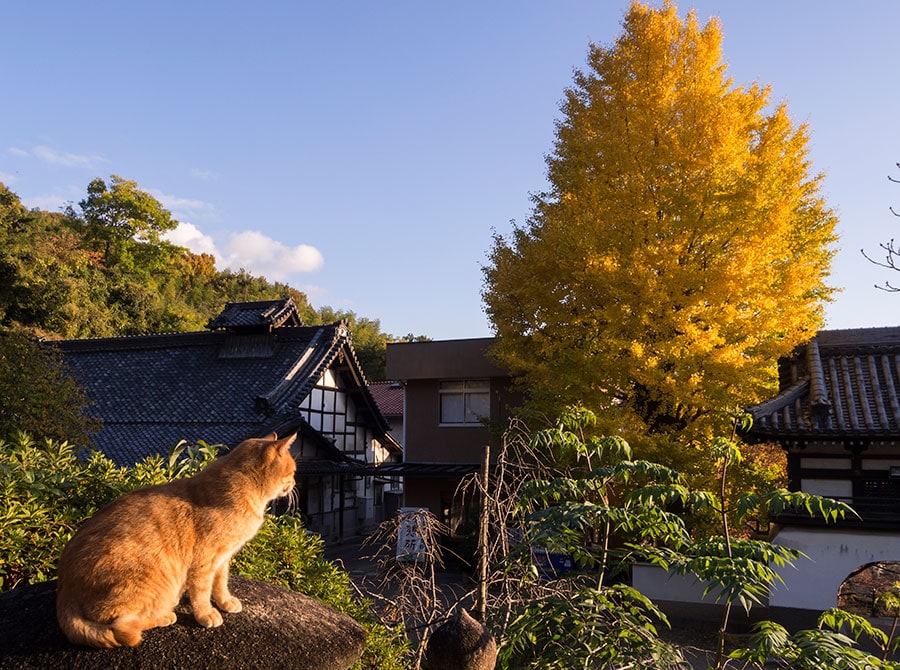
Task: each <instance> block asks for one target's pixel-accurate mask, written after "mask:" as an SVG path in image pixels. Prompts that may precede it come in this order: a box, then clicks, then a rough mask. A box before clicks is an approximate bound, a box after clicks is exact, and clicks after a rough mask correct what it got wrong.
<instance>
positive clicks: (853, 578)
mask: <svg viewBox="0 0 900 670" xmlns="http://www.w3.org/2000/svg"><path fill="white" fill-rule="evenodd" d="M897 582H900V561H879V562H877V563H867V564H866V565H864V566H862V567H861V568H858V569H856V570H854V571H853V572H852V573H851V574H850V576H849V577H847V579H845V580H844V581H843V582H842V583H841V587H840V589H838V606H839V607H841V608H843V609H845V610H847V611H848V612H852V613H853V614H859V615H862V616H885V615H886V613H885V612H881V611H878V609H877V608H876V607H875V597H876V596H878V595H879V594H881V593H884V592H886V591H889V590H890V589H891V587H892V586H893V585H894V584H895V583H897Z"/></svg>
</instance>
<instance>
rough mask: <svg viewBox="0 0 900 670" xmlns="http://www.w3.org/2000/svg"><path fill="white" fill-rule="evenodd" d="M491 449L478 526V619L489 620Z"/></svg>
mask: <svg viewBox="0 0 900 670" xmlns="http://www.w3.org/2000/svg"><path fill="white" fill-rule="evenodd" d="M490 460H491V447H490V445H487V444H486V445H484V447H483V449H482V452H481V519H480V522H479V524H478V602H477V605H478V618H479V619H480V620H481V623H484V622H485V620H486V618H487V587H488V471H489V467H490Z"/></svg>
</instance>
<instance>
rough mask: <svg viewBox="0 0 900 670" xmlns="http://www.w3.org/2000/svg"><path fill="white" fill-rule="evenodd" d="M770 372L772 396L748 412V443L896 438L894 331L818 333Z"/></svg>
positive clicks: (898, 404)
mask: <svg viewBox="0 0 900 670" xmlns="http://www.w3.org/2000/svg"><path fill="white" fill-rule="evenodd" d="M778 370H779V388H780V391H779V394H778V395H777V396H775V397H774V398H772V399H771V400H768V401H766V402H763V403H761V404H759V405H755V406H754V407H751V408H748V409H749V412H750V414H751V416H752V417H753V427H752V428H751V429H750V430H749V431H748V433H747V437H748V438H750V439H754V440H758V441H764V440H773V441H782V442H784V441H797V440H800V441H802V440H805V439H835V440H843V441H853V440H867V439H898V438H900V400H898V398H900V395H898V392H900V327H892V328H859V329H852V330H830V331H829V330H824V331H820V332H819V333H818V334H817V335H816V337H814V338H813V339H812V340H811V341H810V342H809V343H808V344H806V345H803V346H800V347H798V348H797V349H796V350H795V351H794V353H793V354H792V355H791V356H789V357H787V358H784V359H782V360H781V361H779V365H778Z"/></svg>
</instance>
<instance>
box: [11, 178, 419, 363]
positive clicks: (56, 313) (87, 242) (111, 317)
mask: <svg viewBox="0 0 900 670" xmlns="http://www.w3.org/2000/svg"><path fill="white" fill-rule="evenodd" d="M177 224H178V222H177V221H175V220H174V219H173V218H172V216H171V214H170V213H169V212H168V211H167V210H166V209H165V208H164V207H163V206H162V204H161V203H160V202H159V201H157V200H156V199H155V198H153V196H151V195H150V194H148V193H146V192H144V191H142V190H140V189H139V188H138V186H137V184H136V183H135V182H133V181H129V180H124V179H121V178H119V177H116V176H113V177H111V178H110V180H109V183H107V182H106V181H104V180H103V179H99V178H98V179H95V180H94V181H92V182H91V183H90V184H89V185H88V188H87V195H86V197H85V198H84V199H83V200H81V201H80V202H79V203H78V204H77V206H69V207H68V208H67V210H66V211H65V212H45V211H40V210H36V209H32V210H29V209H27V208H26V207H25V206H24V205H23V204H22V202H21V200H20V199H19V197H18V196H17V195H16V194H15V193H13V192H12V191H10V190H9V189H8V188H6V186H5V185H4V184H2V183H0V328H2V329H5V330H9V329H17V330H18V329H25V330H28V331H30V332H31V333H33V334H35V335H39V336H42V337H45V338H47V339H51V340H52V339H60V338H83V337H108V336H117V335H137V334H143V333H161V332H185V331H192V330H202V329H203V327H204V326H205V325H206V323H207V321H208V320H209V319H210V318H212V317H213V316H215V315H216V314H218V313H219V311H221V309H222V307H223V306H224V304H225V303H226V302H229V301H245V300H270V299H275V298H282V297H286V296H290V297H292V298H293V299H294V303H295V304H296V305H297V309H298V310H299V312H300V315H301V318H302V319H303V322H304V323H306V324H310V325H315V324H319V323H324V322H332V321H336V320H339V319H346V320H347V321H348V322H349V324H350V327H351V330H352V333H353V338H354V346H355V347H356V350H357V353H358V354H359V357H360V360H361V362H362V364H363V368H364V370H365V372H366V375H367V376H368V378H369V379H370V380H377V379H383V378H384V350H385V345H386V343H387V342H389V341H393V340H396V339H418V338H413V336H406V337H404V338H394V337H393V336H391V335H388V334H386V333H383V332H381V325H380V323H379V321H378V320H377V319H376V320H372V319H366V318H363V317H360V316H357V315H356V314H354V313H353V312H341V311H336V310H334V309H332V308H330V307H322V308H321V309H318V310H317V309H315V308H313V307H312V306H311V305H310V304H309V301H308V300H307V298H306V295H305V294H304V293H302V292H300V291H297V290H296V289H293V288H291V287H290V286H288V285H287V284H283V283H279V282H270V281H268V280H266V279H265V278H264V277H256V276H253V275H251V274H249V273H248V272H246V271H244V270H240V271H237V272H234V271H231V270H218V269H217V268H216V265H215V258H213V257H212V256H210V255H208V254H199V255H198V254H195V253H192V252H190V251H188V250H187V249H185V248H183V247H179V246H175V245H173V244H171V243H169V242H166V241H165V240H164V239H163V234H164V232H165V231H167V230H171V229H174V228H175V227H176V226H177Z"/></svg>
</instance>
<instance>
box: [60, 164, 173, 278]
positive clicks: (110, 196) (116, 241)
mask: <svg viewBox="0 0 900 670" xmlns="http://www.w3.org/2000/svg"><path fill="white" fill-rule="evenodd" d="M78 207H79V208H80V210H81V211H80V213H78V212H76V211H75V210H74V208H71V207H70V208H69V209H68V213H69V214H70V215H71V216H74V217H76V218H80V219H81V220H83V221H84V223H85V225H86V226H87V228H88V230H89V232H90V234H91V235H92V236H93V237H94V238H96V239H97V240H99V241H100V243H101V244H102V246H103V254H104V258H105V260H106V262H107V264H109V263H110V262H112V260H113V259H114V257H115V258H116V260H119V261H121V260H123V258H127V257H128V255H129V250H131V249H133V248H134V247H133V243H135V242H138V243H144V244H149V245H151V246H152V247H154V248H156V247H158V246H159V245H160V244H161V242H160V235H161V234H162V233H163V232H165V231H167V230H173V229H175V228H176V227H177V226H178V221H176V220H175V219H173V218H172V214H171V213H170V212H169V210H167V209H166V208H165V207H163V205H162V203H160V202H159V200H157V199H156V198H154V197H153V196H152V195H150V194H149V193H147V192H146V191H142V190H140V189H139V188H138V185H137V182H135V181H131V180H129V179H122V177H119V176H118V175H112V176H111V177H110V180H109V184H107V183H106V182H105V181H104V180H103V179H101V178H100V177H97V178H96V179H94V180H93V181H92V182H91V183H90V184H88V187H87V197H86V198H85V199H84V200H82V201H80V202H79V203H78Z"/></svg>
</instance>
